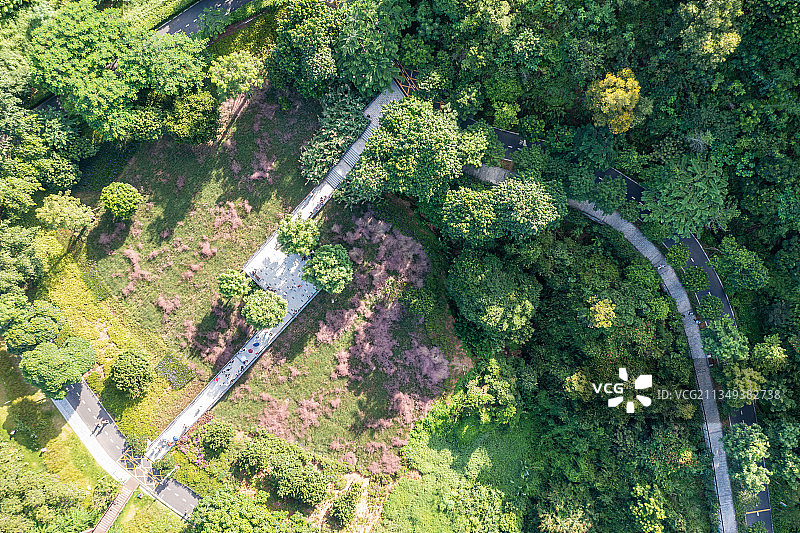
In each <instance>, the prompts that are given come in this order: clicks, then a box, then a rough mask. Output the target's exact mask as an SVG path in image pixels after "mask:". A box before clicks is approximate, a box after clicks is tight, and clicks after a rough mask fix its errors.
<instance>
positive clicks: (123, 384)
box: [108, 350, 154, 399]
mask: <svg viewBox="0 0 800 533" xmlns="http://www.w3.org/2000/svg"><path fill="white" fill-rule="evenodd" d="M153 377H154V371H153V368H152V367H151V366H150V360H149V359H148V357H147V356H146V355H145V354H143V353H141V352H135V351H130V350H129V351H125V352H122V353H121V354H119V356H117V359H116V361H114V364H113V365H112V366H111V373H110V374H109V376H108V379H109V382H110V383H111V384H112V385H113V386H114V387H115V388H116V389H117V390H118V391H120V392H121V393H123V394H125V395H126V396H127V397H128V398H132V399H136V398H141V397H142V396H144V395H145V394H146V393H147V390H148V389H149V388H150V383H152V381H153Z"/></svg>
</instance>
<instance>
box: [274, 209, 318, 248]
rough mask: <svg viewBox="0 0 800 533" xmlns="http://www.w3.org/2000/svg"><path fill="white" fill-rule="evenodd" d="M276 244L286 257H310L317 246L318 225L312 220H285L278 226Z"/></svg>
mask: <svg viewBox="0 0 800 533" xmlns="http://www.w3.org/2000/svg"><path fill="white" fill-rule="evenodd" d="M278 244H280V246H281V250H283V252H284V253H285V254H287V255H290V254H297V255H302V256H307V255H311V252H313V251H314V248H316V246H317V244H319V225H318V224H317V223H316V222H314V221H313V220H308V219H297V220H290V219H289V218H285V219H283V220H282V221H281V223H280V224H278Z"/></svg>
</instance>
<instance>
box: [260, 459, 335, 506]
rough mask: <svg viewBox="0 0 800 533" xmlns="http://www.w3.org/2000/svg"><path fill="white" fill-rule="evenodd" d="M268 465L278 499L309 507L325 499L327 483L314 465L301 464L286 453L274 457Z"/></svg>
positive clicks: (301, 462) (300, 461)
mask: <svg viewBox="0 0 800 533" xmlns="http://www.w3.org/2000/svg"><path fill="white" fill-rule="evenodd" d="M270 463H271V464H272V479H273V481H274V482H275V488H276V492H277V494H278V497H279V498H294V499H295V500H297V501H299V502H301V503H304V504H305V505H308V506H310V507H313V506H315V505H317V504H318V503H319V502H321V501H322V500H323V499H325V494H326V493H327V492H328V483H327V482H326V481H325V476H323V475H322V473H321V472H320V471H319V470H317V468H316V467H315V466H314V465H311V464H303V461H302V460H301V459H300V458H299V457H297V456H296V455H292V454H288V453H281V454H278V455H275V456H274V457H273V458H272V459H271V460H270Z"/></svg>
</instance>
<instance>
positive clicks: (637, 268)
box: [625, 261, 661, 292]
mask: <svg viewBox="0 0 800 533" xmlns="http://www.w3.org/2000/svg"><path fill="white" fill-rule="evenodd" d="M625 277H626V278H627V279H628V280H630V281H631V282H633V283H636V284H637V285H639V286H640V287H642V288H644V289H647V290H648V291H650V292H655V291H657V290H658V287H659V286H660V285H661V277H660V276H659V275H658V272H656V269H655V268H653V265H651V264H650V263H649V262H647V261H637V262H635V263H631V264H630V265H628V266H627V267H626V268H625Z"/></svg>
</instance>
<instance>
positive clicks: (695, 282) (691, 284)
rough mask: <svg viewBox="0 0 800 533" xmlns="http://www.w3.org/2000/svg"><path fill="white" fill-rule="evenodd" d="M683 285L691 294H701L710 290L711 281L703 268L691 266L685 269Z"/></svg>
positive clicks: (682, 276)
mask: <svg viewBox="0 0 800 533" xmlns="http://www.w3.org/2000/svg"><path fill="white" fill-rule="evenodd" d="M681 284H682V285H683V288H684V289H686V290H687V291H689V292H701V291H704V290H706V289H708V287H709V284H710V281H709V279H708V273H706V271H705V270H703V267H699V266H689V267H685V268H684V269H683V272H682V275H681Z"/></svg>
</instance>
